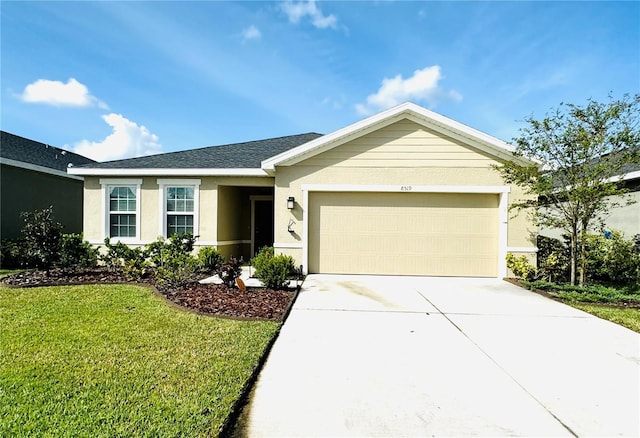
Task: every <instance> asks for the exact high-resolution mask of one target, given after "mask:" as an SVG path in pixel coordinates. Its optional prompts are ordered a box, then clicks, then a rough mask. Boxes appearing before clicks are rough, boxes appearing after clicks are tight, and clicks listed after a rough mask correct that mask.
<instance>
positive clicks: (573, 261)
mask: <svg viewBox="0 0 640 438" xmlns="http://www.w3.org/2000/svg"><path fill="white" fill-rule="evenodd" d="M577 228H578V227H576V226H574V227H572V228H571V248H570V250H571V251H570V253H571V254H570V256H571V257H570V259H571V260H570V265H571V286H575V285H576V267H577V254H576V253H577V252H578V251H577V248H576V247H577V240H578V229H577Z"/></svg>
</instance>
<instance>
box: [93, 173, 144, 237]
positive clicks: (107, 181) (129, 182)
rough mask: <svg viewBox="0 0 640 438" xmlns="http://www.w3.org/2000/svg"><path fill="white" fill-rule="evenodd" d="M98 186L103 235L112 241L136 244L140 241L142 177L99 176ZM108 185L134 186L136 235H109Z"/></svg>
mask: <svg viewBox="0 0 640 438" xmlns="http://www.w3.org/2000/svg"><path fill="white" fill-rule="evenodd" d="M100 186H101V191H102V232H103V233H104V237H109V239H111V240H113V241H114V242H122V243H129V244H137V243H139V242H140V224H141V218H140V216H141V212H140V198H141V197H142V190H141V187H142V178H136V179H121V178H100ZM109 187H135V189H136V212H135V213H136V236H135V237H134V238H131V237H129V238H126V237H111V232H110V229H109V223H110V221H109V216H110V213H111V210H110V208H109V204H110V203H109Z"/></svg>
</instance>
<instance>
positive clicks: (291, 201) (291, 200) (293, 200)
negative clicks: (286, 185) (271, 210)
mask: <svg viewBox="0 0 640 438" xmlns="http://www.w3.org/2000/svg"><path fill="white" fill-rule="evenodd" d="M295 205H296V198H294V197H293V196H289V197H288V198H287V208H288V209H289V210H293V208H294V207H295Z"/></svg>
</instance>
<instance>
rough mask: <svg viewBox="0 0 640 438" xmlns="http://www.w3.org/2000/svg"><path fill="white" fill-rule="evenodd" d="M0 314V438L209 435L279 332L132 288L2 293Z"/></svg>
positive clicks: (269, 325) (6, 290)
mask: <svg viewBox="0 0 640 438" xmlns="http://www.w3.org/2000/svg"><path fill="white" fill-rule="evenodd" d="M0 309H1V310H0V339H1V341H0V358H1V359H0V381H1V382H2V384H1V385H0V387H1V388H2V390H0V418H1V419H2V420H0V436H1V437H27V436H33V437H73V436H86V437H111V436H113V437H205V436H206V437H211V436H217V435H218V434H219V431H220V429H221V428H222V425H223V424H224V422H225V420H226V418H227V417H228V416H229V413H230V412H232V410H233V408H234V405H235V404H236V403H237V402H238V398H239V396H240V394H242V392H243V388H244V387H245V385H246V384H247V381H248V380H249V378H250V377H251V374H252V373H253V372H254V370H255V369H256V367H258V362H259V360H260V357H261V356H262V355H263V354H264V350H265V348H266V347H267V345H268V344H269V342H270V341H271V340H272V338H273V336H274V335H275V333H276V332H277V330H278V328H279V327H280V323H278V322H274V321H238V320H233V319H229V318H210V317H202V316H200V315H196V314H193V313H190V312H184V311H181V310H178V309H175V308H174V307H173V306H169V305H167V303H166V302H165V301H164V300H161V299H159V298H158V297H157V296H155V295H154V294H153V293H152V292H151V291H150V290H149V289H147V288H142V287H137V286H132V285H91V286H73V287H68V286H66V287H39V288H34V289H33V288H32V289H21V288H20V289H16V288H12V289H9V288H3V287H0ZM44 328H46V331H45V330H44Z"/></svg>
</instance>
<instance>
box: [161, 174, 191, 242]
mask: <svg viewBox="0 0 640 438" xmlns="http://www.w3.org/2000/svg"><path fill="white" fill-rule="evenodd" d="M200 184H201V181H200V180H199V179H167V178H158V186H159V189H158V198H159V199H158V205H159V211H160V219H159V221H158V222H159V224H158V226H159V228H160V230H159V233H158V235H159V236H162V237H164V238H165V239H168V238H169V237H170V236H167V235H166V234H167V214H168V212H167V202H166V194H167V191H166V188H167V187H193V235H194V236H197V235H198V233H199V231H200Z"/></svg>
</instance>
